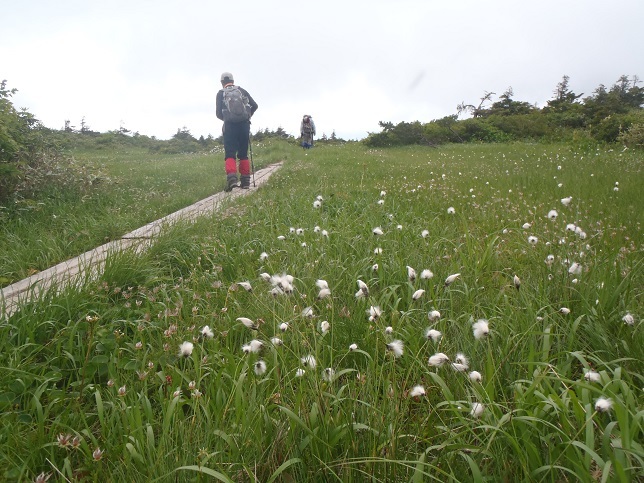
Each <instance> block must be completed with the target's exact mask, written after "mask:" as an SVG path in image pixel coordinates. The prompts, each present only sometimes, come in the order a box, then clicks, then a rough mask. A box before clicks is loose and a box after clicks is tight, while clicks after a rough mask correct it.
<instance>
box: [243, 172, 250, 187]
mask: <svg viewBox="0 0 644 483" xmlns="http://www.w3.org/2000/svg"><path fill="white" fill-rule="evenodd" d="M241 188H242V189H243V190H247V189H248V188H250V175H249V174H242V175H241Z"/></svg>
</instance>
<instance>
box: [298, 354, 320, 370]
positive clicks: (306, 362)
mask: <svg viewBox="0 0 644 483" xmlns="http://www.w3.org/2000/svg"><path fill="white" fill-rule="evenodd" d="M300 362H301V363H302V365H303V366H306V367H309V368H311V369H315V368H316V367H317V365H318V363H317V361H316V360H315V357H313V356H312V355H308V356H304V357H302V358H301V359H300Z"/></svg>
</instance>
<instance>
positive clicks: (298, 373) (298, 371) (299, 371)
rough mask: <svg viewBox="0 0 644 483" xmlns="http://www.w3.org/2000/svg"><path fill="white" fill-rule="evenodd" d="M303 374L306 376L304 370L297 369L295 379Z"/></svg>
mask: <svg viewBox="0 0 644 483" xmlns="http://www.w3.org/2000/svg"><path fill="white" fill-rule="evenodd" d="M304 374H306V371H305V370H304V369H301V368H300V369H298V370H297V371H295V377H302V376H303V375H304Z"/></svg>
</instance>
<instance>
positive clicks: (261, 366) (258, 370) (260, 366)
mask: <svg viewBox="0 0 644 483" xmlns="http://www.w3.org/2000/svg"><path fill="white" fill-rule="evenodd" d="M253 370H254V371H255V374H256V375H257V376H261V375H262V374H264V373H265V372H266V363H265V362H264V361H262V360H259V361H257V362H256V363H255V365H254V366H253Z"/></svg>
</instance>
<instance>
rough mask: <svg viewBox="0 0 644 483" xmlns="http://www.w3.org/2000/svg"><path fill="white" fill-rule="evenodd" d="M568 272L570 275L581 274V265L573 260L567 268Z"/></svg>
mask: <svg viewBox="0 0 644 483" xmlns="http://www.w3.org/2000/svg"><path fill="white" fill-rule="evenodd" d="M568 273H569V274H571V275H579V274H581V265H580V264H578V263H577V262H573V263H572V265H570V268H569V269H568Z"/></svg>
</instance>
